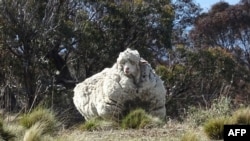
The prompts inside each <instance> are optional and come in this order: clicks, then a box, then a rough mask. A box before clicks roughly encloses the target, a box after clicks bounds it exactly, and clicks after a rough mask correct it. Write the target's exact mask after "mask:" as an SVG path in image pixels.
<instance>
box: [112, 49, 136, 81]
mask: <svg viewBox="0 0 250 141" xmlns="http://www.w3.org/2000/svg"><path fill="white" fill-rule="evenodd" d="M139 61H140V55H139V53H138V51H136V50H131V49H127V50H125V51H124V52H121V53H120V55H119V57H118V59H117V63H118V67H119V69H120V70H121V71H123V72H124V74H125V75H127V76H131V75H132V76H134V77H137V76H139V73H140V68H139Z"/></svg>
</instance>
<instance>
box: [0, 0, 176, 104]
mask: <svg viewBox="0 0 250 141" xmlns="http://www.w3.org/2000/svg"><path fill="white" fill-rule="evenodd" d="M0 11H1V13H0V27H1V29H0V35H1V36H0V37H1V45H2V46H1V48H0V50H1V51H4V52H6V54H11V56H9V60H11V61H10V62H15V65H12V68H9V67H8V66H7V65H8V63H5V64H4V63H3V65H5V67H7V68H9V70H11V72H12V74H13V76H14V77H10V76H6V77H5V78H8V80H12V79H15V84H17V86H18V88H17V89H18V90H19V91H18V92H19V93H22V95H24V97H25V99H27V102H25V103H26V104H27V105H26V106H27V108H30V107H32V106H33V104H36V103H38V102H40V101H41V100H42V99H45V98H46V97H52V95H53V93H56V92H58V90H57V89H56V87H60V89H61V88H62V86H63V87H65V88H66V90H69V89H72V88H73V87H74V85H75V83H77V82H79V81H83V80H84V79H86V78H87V77H89V76H91V75H93V74H95V73H96V72H98V71H100V70H102V69H103V68H104V67H107V66H108V67H109V66H111V65H112V64H113V63H114V62H115V59H116V58H117V56H118V54H119V52H120V51H123V50H124V49H125V48H127V47H131V48H135V49H138V50H139V51H140V52H141V54H142V57H144V58H146V59H149V60H150V61H160V60H161V59H162V56H164V55H165V53H166V49H167V48H170V46H171V45H170V40H171V28H172V19H173V9H172V7H171V4H170V1H169V0H158V1H146V0H145V1H143V0H135V1H104V0H100V1H88V0H86V1H81V0H78V1H62V0H61V1H54V0H42V1H34V0H19V1H14V0H2V1H1V2H0ZM155 58H156V59H155ZM1 63H2V62H1ZM5 71H6V70H5ZM5 74H7V73H5ZM6 82H7V80H4V82H2V83H6ZM12 84H13V85H14V83H12ZM59 85H60V86H59ZM66 90H65V91H66ZM62 91H64V90H62ZM65 91H64V92H65ZM59 93H61V92H59ZM17 95H21V94H17Z"/></svg>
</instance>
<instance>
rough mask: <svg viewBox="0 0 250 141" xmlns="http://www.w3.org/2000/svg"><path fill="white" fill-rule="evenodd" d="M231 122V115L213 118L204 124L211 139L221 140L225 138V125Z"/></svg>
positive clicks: (205, 130)
mask: <svg viewBox="0 0 250 141" xmlns="http://www.w3.org/2000/svg"><path fill="white" fill-rule="evenodd" d="M231 123H232V120H231V118H230V117H219V118H212V119H209V120H208V121H207V122H206V123H205V124H204V132H205V134H206V135H207V136H208V138H210V139H213V140H221V139H223V134H224V125H225V124H231Z"/></svg>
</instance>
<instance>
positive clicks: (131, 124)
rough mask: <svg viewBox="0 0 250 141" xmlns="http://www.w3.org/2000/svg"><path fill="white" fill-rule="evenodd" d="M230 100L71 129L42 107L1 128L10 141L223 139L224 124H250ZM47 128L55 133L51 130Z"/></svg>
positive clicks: (133, 114)
mask: <svg viewBox="0 0 250 141" xmlns="http://www.w3.org/2000/svg"><path fill="white" fill-rule="evenodd" d="M227 100H228V99H224V100H222V99H220V100H219V99H218V100H216V101H214V104H213V105H212V106H211V107H210V108H207V109H202V108H196V109H195V111H194V112H189V113H188V114H190V115H187V116H186V118H187V119H185V120H183V121H178V120H174V119H168V120H167V121H166V122H162V121H161V120H159V119H157V118H154V117H152V116H150V115H149V114H147V113H146V112H145V111H144V110H142V109H136V110H135V111H131V113H129V114H128V115H127V116H126V117H125V118H124V119H122V120H121V122H120V123H115V122H112V121H105V120H102V119H100V118H95V119H92V120H89V121H86V122H84V123H83V124H82V125H80V126H79V125H74V126H72V127H70V128H68V129H64V127H63V126H62V124H60V125H59V126H57V125H58V121H57V119H56V117H55V114H54V113H53V111H51V110H49V109H44V108H40V107H39V108H36V109H34V110H33V111H32V112H30V113H29V114H24V115H21V116H19V117H17V118H16V119H14V121H10V120H0V131H4V133H10V135H13V136H14V137H13V138H9V139H10V141H20V140H23V141H89V140H95V141H113V140H119V141H137V140H144V141H165V140H171V141H197V140H199V141H209V140H214V139H222V136H223V125H224V124H229V123H230V124H232V123H238V124H246V123H249V108H241V109H238V110H236V111H235V112H233V114H231V113H232V109H230V108H229V107H230V105H229V103H227V102H228V101H227ZM199 114H200V115H199ZM209 114H211V115H209ZM223 114H224V115H223ZM191 118H195V119H193V120H191ZM190 121H192V122H190ZM197 121H199V124H197ZM75 127H77V128H75ZM48 128H49V129H50V130H53V131H54V132H48ZM7 137H8V136H7ZM9 139H6V138H5V140H9ZM2 140H3V138H1V137H0V141H2Z"/></svg>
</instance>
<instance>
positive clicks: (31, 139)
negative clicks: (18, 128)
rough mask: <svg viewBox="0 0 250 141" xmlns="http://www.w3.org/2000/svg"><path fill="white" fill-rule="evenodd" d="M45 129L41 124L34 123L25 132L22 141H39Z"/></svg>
mask: <svg viewBox="0 0 250 141" xmlns="http://www.w3.org/2000/svg"><path fill="white" fill-rule="evenodd" d="M45 128H46V125H45V124H44V123H43V122H36V123H35V124H34V125H32V126H31V127H30V128H29V129H28V130H27V131H26V132H25V134H24V138H23V141H41V140H42V135H43V133H44V129H45Z"/></svg>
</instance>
